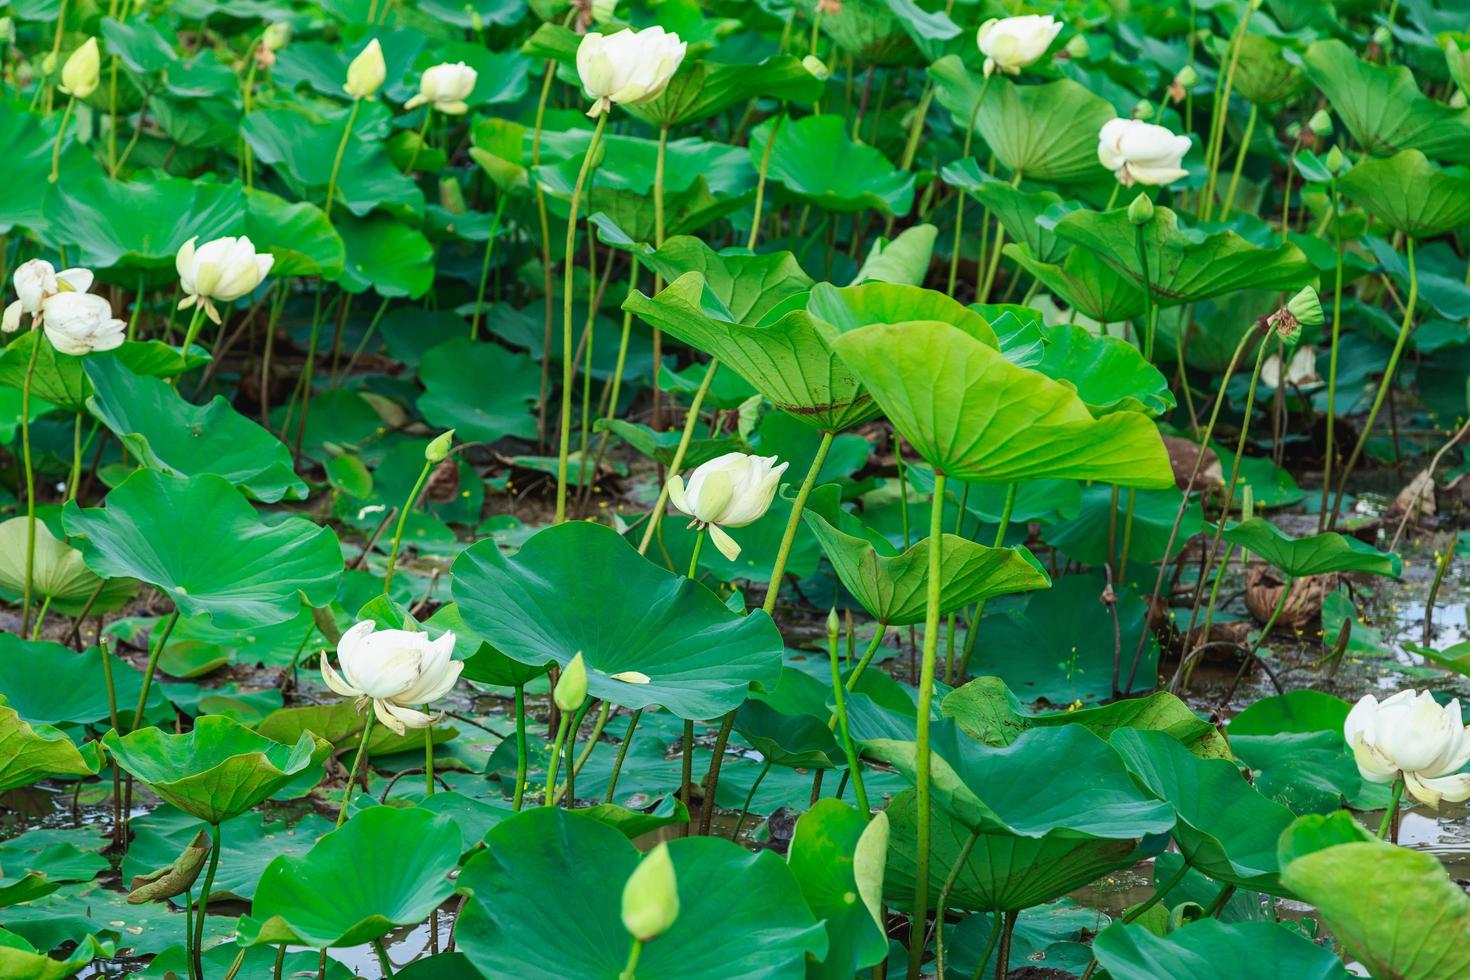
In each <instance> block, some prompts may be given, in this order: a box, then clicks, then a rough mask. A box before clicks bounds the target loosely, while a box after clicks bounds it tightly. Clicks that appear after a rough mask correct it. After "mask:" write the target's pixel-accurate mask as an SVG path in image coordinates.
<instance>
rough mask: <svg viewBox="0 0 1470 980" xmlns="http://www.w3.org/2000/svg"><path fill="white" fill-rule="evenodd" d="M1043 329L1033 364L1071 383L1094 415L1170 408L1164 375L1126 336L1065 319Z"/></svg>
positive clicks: (1170, 396)
mask: <svg viewBox="0 0 1470 980" xmlns="http://www.w3.org/2000/svg"><path fill="white" fill-rule="evenodd" d="M1042 332H1043V334H1044V335H1045V336H1046V340H1047V344H1046V351H1045V353H1044V354H1042V356H1041V360H1039V361H1038V362H1036V364H1035V365H1034V367H1035V368H1036V370H1038V371H1040V372H1041V373H1042V374H1044V375H1046V376H1047V377H1048V378H1052V379H1054V380H1056V381H1063V382H1066V383H1067V384H1070V385H1072V386H1073V387H1074V388H1076V389H1077V397H1078V398H1081V399H1082V403H1083V404H1084V405H1086V406H1087V408H1088V410H1089V411H1091V412H1092V414H1093V415H1095V416H1100V415H1107V414H1109V413H1111V412H1119V411H1127V412H1142V413H1143V414H1145V415H1148V416H1149V417H1151V418H1157V417H1158V416H1160V415H1163V414H1165V413H1167V412H1169V411H1172V410H1173V408H1174V394H1173V392H1171V391H1170V390H1169V380H1168V379H1167V378H1165V377H1164V374H1163V372H1162V371H1160V370H1159V369H1158V368H1156V367H1154V366H1153V365H1152V364H1150V363H1149V362H1148V361H1146V360H1144V359H1143V355H1142V354H1141V353H1139V351H1138V348H1137V347H1135V346H1133V345H1132V344H1130V343H1128V342H1127V341H1125V340H1122V339H1120V338H1118V337H1098V336H1095V335H1093V334H1091V333H1089V332H1088V331H1086V330H1084V329H1083V328H1081V327H1074V326H1069V325H1067V324H1065V323H1059V324H1057V325H1055V326H1052V327H1047V328H1044V329H1043V331H1042Z"/></svg>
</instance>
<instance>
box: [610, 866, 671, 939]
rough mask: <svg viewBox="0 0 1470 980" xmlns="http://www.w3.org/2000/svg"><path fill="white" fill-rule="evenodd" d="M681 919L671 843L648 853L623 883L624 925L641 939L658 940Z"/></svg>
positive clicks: (635, 936) (636, 937)
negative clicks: (671, 855) (670, 848)
mask: <svg viewBox="0 0 1470 980" xmlns="http://www.w3.org/2000/svg"><path fill="white" fill-rule="evenodd" d="M678 918H679V884H678V882H677V881H676V880H675V878H674V862H673V860H672V859H671V858H670V857H669V845H668V843H667V842H664V843H662V844H659V845H658V846H657V847H655V848H654V849H653V850H651V851H649V852H648V854H646V855H645V856H644V858H643V860H642V861H639V862H638V867H636V868H634V869H633V873H632V874H631V875H629V876H628V882H627V884H625V885H624V886H623V928H624V929H627V930H628V932H629V933H630V934H631V935H632V936H633V938H634V939H637V940H638V941H640V942H645V943H646V942H649V941H650V940H653V939H657V938H658V937H659V936H662V935H663V934H664V933H665V932H668V931H669V927H670V926H672V925H673V924H674V921H675V920H676V919H678Z"/></svg>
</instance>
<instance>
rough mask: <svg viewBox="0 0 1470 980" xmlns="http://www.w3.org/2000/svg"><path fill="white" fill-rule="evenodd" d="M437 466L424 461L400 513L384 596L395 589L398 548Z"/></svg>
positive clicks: (390, 552)
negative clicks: (430, 476)
mask: <svg viewBox="0 0 1470 980" xmlns="http://www.w3.org/2000/svg"><path fill="white" fill-rule="evenodd" d="M435 465H436V464H434V463H431V462H429V461H428V460H427V459H426V460H424V467H423V469H421V470H420V471H419V478H418V481H417V482H415V483H414V485H413V489H412V490H411V491H409V494H408V499H407V500H405V501H404V502H403V509H402V510H400V511H399V512H398V524H397V525H396V526H395V527H394V528H393V544H392V546H391V547H390V549H389V551H388V571H387V574H385V575H384V576H383V595H387V594H388V590H389V589H391V588H392V587H393V572H394V570H395V569H397V567H398V547H399V545H401V544H402V543H403V529H404V527H405V526H406V525H407V524H408V515H409V513H410V512H411V511H412V510H413V508H414V505H415V504H417V503H418V501H419V494H420V493H422V492H423V490H424V484H425V483H427V482H428V481H429V474H430V473H432V472H434V466H435Z"/></svg>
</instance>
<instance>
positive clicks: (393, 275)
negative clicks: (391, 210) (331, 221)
mask: <svg viewBox="0 0 1470 980" xmlns="http://www.w3.org/2000/svg"><path fill="white" fill-rule="evenodd" d="M335 227H336V229H337V232H338V233H339V234H340V235H341V236H342V245H343V248H344V249H345V250H346V256H347V257H346V263H345V264H344V265H343V267H342V277H341V280H340V282H341V286H342V288H343V289H345V290H347V291H348V292H349V293H362V292H366V291H367V290H368V289H369V288H371V289H372V290H373V291H374V292H376V293H377V294H378V295H379V296H382V297H383V298H385V299H387V298H389V297H395V296H406V297H408V298H409V299H418V298H419V297H420V296H423V295H424V294H425V293H427V292H428V291H429V289H430V287H432V286H433V285H434V246H433V245H431V244H429V240H428V239H427V238H425V237H424V233H423V232H421V231H419V230H418V229H417V228H410V227H409V226H408V225H406V224H403V223H402V222H401V221H398V220H396V219H394V218H391V217H389V216H388V215H386V214H371V215H368V216H367V217H363V218H358V217H354V216H351V215H349V216H345V217H339V218H338V219H337V222H336V225H335Z"/></svg>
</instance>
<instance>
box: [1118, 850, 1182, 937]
mask: <svg viewBox="0 0 1470 980" xmlns="http://www.w3.org/2000/svg"><path fill="white" fill-rule="evenodd" d="M1188 873H1189V862H1188V861H1185V862H1184V863H1183V864H1182V865H1180V866H1179V871H1178V873H1177V874H1175V875H1174V876H1173V877H1172V878H1170V879H1169V880H1168V881H1166V882H1164V887H1162V888H1159V887H1155V888H1154V893H1153V894H1152V895H1150V896H1149V897H1148V900H1147V901H1145V902H1141V903H1140V904H1138V905H1135V906H1133V908H1131V909H1129V910H1128V911H1127V912H1125V913H1123V923H1124V924H1125V925H1126V924H1128V923H1130V922H1136V921H1138V917H1139V916H1141V915H1143V913H1145V912H1147V911H1148V910H1149V909H1151V908H1153V907H1154V906H1155V905H1157V904H1159V903H1160V902H1162V901H1163V900H1164V896H1165V895H1168V894H1169V892H1170V891H1172V890H1173V889H1174V886H1175V885H1177V884H1179V883H1180V882H1181V881H1183V880H1184V876H1185V875H1186V874H1188Z"/></svg>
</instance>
